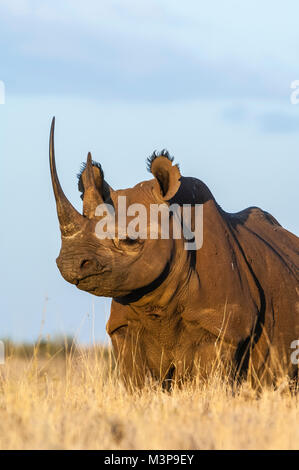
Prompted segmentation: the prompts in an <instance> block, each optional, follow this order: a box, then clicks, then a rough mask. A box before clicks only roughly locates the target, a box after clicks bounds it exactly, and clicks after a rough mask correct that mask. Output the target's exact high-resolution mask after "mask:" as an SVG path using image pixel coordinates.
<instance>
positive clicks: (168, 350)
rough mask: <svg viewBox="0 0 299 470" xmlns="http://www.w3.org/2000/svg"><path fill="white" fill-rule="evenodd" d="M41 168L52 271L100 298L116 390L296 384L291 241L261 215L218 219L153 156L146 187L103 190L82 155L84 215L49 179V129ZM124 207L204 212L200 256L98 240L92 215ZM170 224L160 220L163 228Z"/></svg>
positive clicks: (206, 197) (298, 303) (163, 246)
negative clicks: (238, 380) (216, 376)
mask: <svg viewBox="0 0 299 470" xmlns="http://www.w3.org/2000/svg"><path fill="white" fill-rule="evenodd" d="M50 166H51V176H52V183H53V190H54V195H55V199H56V205H57V214H58V219H59V222H60V230H61V240H62V245H61V251H60V254H59V256H58V258H57V266H58V268H59V270H60V272H61V275H62V276H63V277H64V279H66V280H67V281H68V282H70V283H72V284H74V285H75V286H76V287H77V288H79V289H81V290H84V291H87V292H90V293H91V294H94V295H97V296H105V297H111V298H112V299H113V300H112V306H111V315H110V319H109V321H108V324H107V331H108V333H109V335H110V337H111V340H112V344H113V348H114V351H115V354H116V357H117V359H118V363H119V367H120V371H121V375H122V378H123V380H124V381H125V383H126V384H127V385H129V386H138V387H142V386H143V384H144V383H145V381H146V377H147V376H150V377H153V378H154V379H157V380H159V381H161V382H162V384H164V385H166V386H167V385H169V383H171V381H173V380H176V381H177V382H179V383H182V382H183V381H184V380H186V379H189V378H193V377H194V376H198V375H199V376H201V377H205V376H206V375H207V374H209V373H210V372H211V370H213V367H215V364H216V363H217V364H221V365H222V366H223V367H225V371H226V373H230V374H231V375H232V376H234V377H235V376H236V375H237V376H240V375H243V374H246V373H248V372H250V376H251V377H252V379H253V381H255V382H256V383H258V384H260V383H262V382H264V381H267V382H275V381H276V380H277V377H278V376H279V375H280V374H281V373H282V372H283V373H287V374H288V375H289V377H290V378H294V377H296V374H297V372H298V366H297V365H296V364H292V362H291V359H290V358H291V353H292V352H293V351H292V349H291V343H292V341H294V340H295V339H298V338H299V327H298V312H299V287H298V264H299V242H298V238H297V237H296V236H295V235H293V234H292V233H290V232H288V231H287V230H285V229H284V228H283V227H281V226H280V224H279V223H278V222H277V221H276V220H275V219H274V218H273V217H272V216H271V215H270V214H268V213H267V212H264V211H263V210H261V209H259V208H257V207H250V208H248V209H245V210H244V211H242V212H239V213H236V214H229V213H226V212H224V211H223V210H222V209H221V207H220V206H219V205H218V204H217V202H216V201H215V199H214V197H213V196H212V194H211V192H210V191H209V189H208V188H207V186H206V185H205V184H204V183H202V182H201V181H200V180H198V179H196V178H187V177H183V176H182V175H181V173H180V171H179V168H178V166H177V165H173V164H172V159H171V158H170V157H169V155H168V154H167V153H164V155H162V156H154V157H153V158H152V159H151V160H150V162H149V166H150V171H151V172H152V174H153V176H154V178H153V179H151V180H149V181H144V182H142V183H139V184H137V185H136V186H134V187H133V188H129V189H125V190H118V191H114V190H112V188H111V187H110V186H109V185H108V183H107V182H106V181H105V180H104V176H103V172H102V170H101V169H100V166H99V165H98V164H96V163H95V162H92V160H91V156H90V154H89V156H88V159H87V164H86V167H85V169H84V171H83V172H82V175H81V177H80V184H81V190H82V192H83V214H82V215H81V214H79V213H78V212H77V211H76V210H75V209H74V208H73V206H72V205H71V204H70V202H69V201H68V200H67V198H66V197H65V195H64V193H63V191H62V189H61V186H60V184H59V180H58V177H57V173H56V167H55V158H54V121H53V123H52V129H51V139H50ZM119 195H125V196H127V200H128V203H127V205H129V204H132V203H142V204H144V205H145V206H146V207H147V208H149V205H150V204H154V203H167V204H170V203H177V204H179V205H180V206H181V205H182V204H186V203H188V204H193V206H194V204H203V211H204V212H203V214H204V220H203V240H204V241H203V246H202V248H201V249H200V250H197V251H187V250H185V249H184V240H182V239H181V240H175V239H173V238H170V239H169V240H162V239H157V240H150V239H146V240H138V239H137V240H131V239H125V240H121V239H118V238H117V236H116V237H115V238H114V239H105V240H100V239H98V238H97V237H96V235H95V227H96V223H97V222H98V221H99V217H96V216H95V209H96V207H97V206H98V205H99V204H101V203H103V202H106V203H107V202H109V203H112V204H113V205H114V208H115V211H116V213H117V210H118V204H117V201H118V196H119ZM171 224H172V218H171V220H170V226H171Z"/></svg>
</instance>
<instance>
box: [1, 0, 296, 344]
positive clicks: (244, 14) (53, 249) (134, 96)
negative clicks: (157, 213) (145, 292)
mask: <svg viewBox="0 0 299 470" xmlns="http://www.w3.org/2000/svg"><path fill="white" fill-rule="evenodd" d="M298 14H299V5H298V3H297V2H295V1H285V2H278V1H273V0H272V1H271V2H270V1H267V0H264V2H262V4H261V2H258V1H248V0H246V1H244V2H237V1H232V0H227V1H226V2H222V1H221V0H218V1H215V0H214V1H210V2H198V1H193V0H189V1H188V0H187V1H186V2H173V1H170V0H159V1H153V0H146V1H145V0H144V1H142V0H139V1H137V0H136V1H135V0H134V1H133V0H101V1H100V2H98V1H91V0H85V1H84V2H82V1H77V0H72V1H64V2H60V1H57V0H54V1H52V2H45V1H42V0H38V1H33V0H18V1H17V0H10V1H8V0H7V1H6V0H2V1H1V2H0V59H1V60H0V80H3V82H4V83H5V88H6V101H5V104H4V105H0V155H1V169H2V185H1V212H2V230H1V242H2V243H1V246H2V250H1V254H2V270H1V274H0V276H1V299H0V308H1V310H0V312H1V325H0V337H3V336H10V337H12V338H14V339H16V340H32V339H35V338H36V337H37V335H38V334H39V331H40V327H41V323H42V319H43V318H44V325H43V332H44V334H50V335H54V334H56V333H65V334H68V333H70V334H78V338H79V340H80V341H82V342H88V341H89V340H90V338H91V335H92V325H93V324H94V333H95V337H96V339H97V340H99V341H102V340H104V339H105V338H106V335H105V322H106V320H107V318H108V316H109V305H110V300H109V299H100V298H96V297H92V296H91V295H89V294H87V293H84V292H81V291H78V290H77V289H76V288H75V287H74V286H72V285H70V284H67V283H66V282H65V281H64V280H63V279H62V278H61V276H60V274H59V272H58V270H57V268H56V264H55V259H56V257H57V255H58V253H59V248H60V236H59V230H58V224H57V219H56V212H55V205H54V198H53V195H52V191H51V184H50V177H49V168H48V135H49V127H50V122H51V118H52V116H53V115H55V116H56V120H57V121H56V155H57V166H58V171H59V175H60V178H61V182H62V185H63V188H64V190H65V192H66V194H67V195H68V197H69V198H70V199H71V200H72V202H73V203H74V205H75V206H76V207H77V208H78V209H80V207H81V204H80V198H79V193H78V191H77V181H76V173H77V172H78V170H79V168H80V163H81V162H82V161H83V160H84V159H85V158H86V155H87V152H88V151H91V152H92V153H93V158H94V159H95V160H98V161H100V162H101V164H102V165H103V168H104V171H105V175H106V177H107V179H108V181H109V183H110V184H111V186H112V187H114V188H121V187H129V186H132V185H134V184H136V183H137V182H139V181H141V180H144V179H148V178H149V175H148V173H147V172H146V165H145V159H146V157H147V156H148V155H150V154H151V153H152V151H153V150H154V149H161V148H164V147H166V148H168V150H169V151H170V152H171V154H173V155H174V156H175V159H176V161H178V162H179V163H180V167H181V170H182V173H183V174H184V175H187V176H196V177H198V178H200V179H202V180H203V181H205V182H206V183H207V184H208V186H209V187H210V189H211V190H212V192H213V193H214V195H215V197H216V199H217V200H218V202H219V203H220V205H221V206H222V207H223V208H224V209H225V210H228V211H238V210H241V209H243V208H245V207H248V206H250V205H257V206H259V207H262V208H263V209H265V210H268V211H269V212H271V213H272V214H273V215H274V216H275V217H276V218H277V219H278V221H279V222H280V223H281V224H282V225H284V226H285V227H286V228H288V229H289V230H291V231H293V232H294V233H296V234H297V235H298V233H299V221H298V170H299V163H298V149H299V105H292V104H291V102H290V94H291V91H292V90H291V82H292V81H294V80H296V79H297V80H298V79H299V55H298V51H299V30H298V26H297V24H298Z"/></svg>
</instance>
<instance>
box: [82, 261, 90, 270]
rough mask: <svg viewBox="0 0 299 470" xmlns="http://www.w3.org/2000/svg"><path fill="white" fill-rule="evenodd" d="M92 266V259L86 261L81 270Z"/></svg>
mask: <svg viewBox="0 0 299 470" xmlns="http://www.w3.org/2000/svg"><path fill="white" fill-rule="evenodd" d="M91 264H92V262H91V261H90V259H84V260H83V261H82V262H81V264H80V269H85V268H88V267H90V265H91Z"/></svg>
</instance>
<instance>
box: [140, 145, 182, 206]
mask: <svg viewBox="0 0 299 470" xmlns="http://www.w3.org/2000/svg"><path fill="white" fill-rule="evenodd" d="M173 160H174V158H173V157H171V156H170V155H169V153H168V151H167V150H162V152H160V153H156V152H154V153H153V154H152V156H151V157H149V158H148V159H147V168H148V170H149V171H150V172H151V173H152V174H153V175H154V177H155V178H156V182H157V190H158V191H159V193H160V196H162V198H163V199H164V200H165V201H168V200H169V199H171V198H173V196H174V195H175V194H176V193H177V191H178V189H179V187H180V185H181V182H180V178H181V173H180V169H179V166H178V165H172V162H173Z"/></svg>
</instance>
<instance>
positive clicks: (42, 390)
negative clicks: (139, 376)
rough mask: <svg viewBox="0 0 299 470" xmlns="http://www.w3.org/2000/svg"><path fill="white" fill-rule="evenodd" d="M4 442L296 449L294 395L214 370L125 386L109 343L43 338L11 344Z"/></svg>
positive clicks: (0, 412) (0, 439) (2, 379)
mask: <svg viewBox="0 0 299 470" xmlns="http://www.w3.org/2000/svg"><path fill="white" fill-rule="evenodd" d="M6 349H7V351H6V361H5V364H4V365H0V449H107V450H115V449H126V450H128V449H130V450H131V449H153V450H158V449H167V450H170V449H183V450H194V449H298V448H299V427H298V423H299V411H298V394H294V393H291V392H290V390H289V388H288V386H287V384H286V383H285V382H284V381H282V382H281V385H280V386H279V387H278V388H276V389H274V388H271V387H267V388H264V389H263V390H262V391H261V392H260V393H256V392H255V391H254V390H253V389H252V388H251V386H250V385H249V383H247V382H244V383H243V384H242V385H241V386H240V387H239V388H237V389H235V390H232V388H231V387H230V386H229V384H228V383H226V382H225V381H223V380H222V379H220V378H219V377H218V376H217V371H216V372H215V373H214V374H213V375H212V376H211V377H210V378H209V379H208V380H207V381H206V382H205V383H203V384H193V385H188V386H186V387H184V388H183V389H179V388H176V387H174V390H173V391H172V393H168V392H165V391H162V390H161V389H159V388H157V387H156V386H155V384H150V383H149V384H148V385H147V386H146V387H145V389H144V390H143V391H142V392H134V393H129V392H127V391H126V390H125V388H124V387H123V385H122V383H121V381H120V380H119V377H118V373H117V368H116V367H115V361H114V359H113V355H112V353H111V350H110V349H109V348H107V347H101V346H93V347H90V348H82V347H81V348H80V347H78V346H76V347H75V346H74V345H72V346H71V345H70V344H68V342H66V344H62V345H59V344H56V343H54V344H53V343H50V342H47V341H44V342H40V343H39V344H38V345H36V346H35V347H31V346H23V347H20V346H18V347H16V346H14V345H12V344H9V345H8V347H7V348H6Z"/></svg>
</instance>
